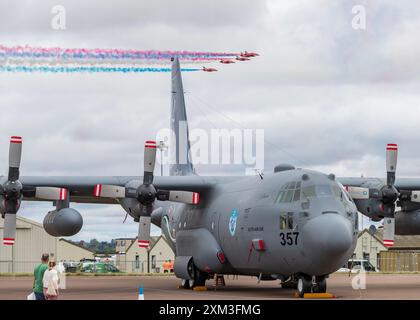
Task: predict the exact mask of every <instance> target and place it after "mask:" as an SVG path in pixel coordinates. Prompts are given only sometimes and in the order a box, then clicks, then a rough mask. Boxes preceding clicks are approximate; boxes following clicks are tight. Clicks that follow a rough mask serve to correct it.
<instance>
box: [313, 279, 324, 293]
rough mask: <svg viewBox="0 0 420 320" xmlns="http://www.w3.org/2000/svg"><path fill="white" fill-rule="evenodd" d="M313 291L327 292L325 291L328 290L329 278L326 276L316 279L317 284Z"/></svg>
mask: <svg viewBox="0 0 420 320" xmlns="http://www.w3.org/2000/svg"><path fill="white" fill-rule="evenodd" d="M313 291H314V292H315V293H325V292H327V279H326V278H321V279H316V285H315V287H314V289H313Z"/></svg>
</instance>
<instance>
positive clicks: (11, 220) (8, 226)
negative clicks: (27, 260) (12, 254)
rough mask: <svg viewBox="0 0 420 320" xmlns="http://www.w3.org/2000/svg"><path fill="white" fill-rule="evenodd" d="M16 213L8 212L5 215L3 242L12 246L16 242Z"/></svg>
mask: <svg viewBox="0 0 420 320" xmlns="http://www.w3.org/2000/svg"><path fill="white" fill-rule="evenodd" d="M15 234H16V214H12V213H6V214H5V216H4V230H3V244H4V245H6V246H12V245H14V244H15Z"/></svg>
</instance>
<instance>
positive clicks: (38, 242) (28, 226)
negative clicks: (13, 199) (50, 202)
mask: <svg viewBox="0 0 420 320" xmlns="http://www.w3.org/2000/svg"><path fill="white" fill-rule="evenodd" d="M3 223H4V220H3V219H0V239H2V238H3ZM43 253H48V254H49V255H50V258H53V259H54V260H55V261H56V262H60V261H80V260H81V259H83V258H85V259H93V258H94V253H93V252H92V251H89V250H88V249H86V248H83V247H81V246H78V245H76V244H74V243H72V242H70V241H68V240H65V239H63V238H56V237H53V236H50V235H49V234H48V233H46V232H45V231H44V228H43V226H42V224H40V223H38V222H35V221H33V220H30V219H26V218H23V217H21V216H17V220H16V242H15V244H14V245H13V246H4V245H1V249H0V273H28V272H29V273H32V272H33V270H34V267H35V266H36V265H37V264H39V263H40V259H41V255H42V254H43Z"/></svg>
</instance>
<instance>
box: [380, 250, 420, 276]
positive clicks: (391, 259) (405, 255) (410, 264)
mask: <svg viewBox="0 0 420 320" xmlns="http://www.w3.org/2000/svg"><path fill="white" fill-rule="evenodd" d="M378 269H379V271H381V272H420V252H403V251H382V252H380V254H379V258H378Z"/></svg>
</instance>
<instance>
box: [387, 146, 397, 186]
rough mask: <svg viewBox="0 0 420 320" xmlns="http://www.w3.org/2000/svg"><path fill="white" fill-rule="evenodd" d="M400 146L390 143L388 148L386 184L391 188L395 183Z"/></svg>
mask: <svg viewBox="0 0 420 320" xmlns="http://www.w3.org/2000/svg"><path fill="white" fill-rule="evenodd" d="M397 158H398V146H397V145H396V144H394V143H388V144H387V146H386V171H387V179H386V183H387V184H388V185H389V186H391V185H394V182H395V171H396V170H397Z"/></svg>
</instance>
